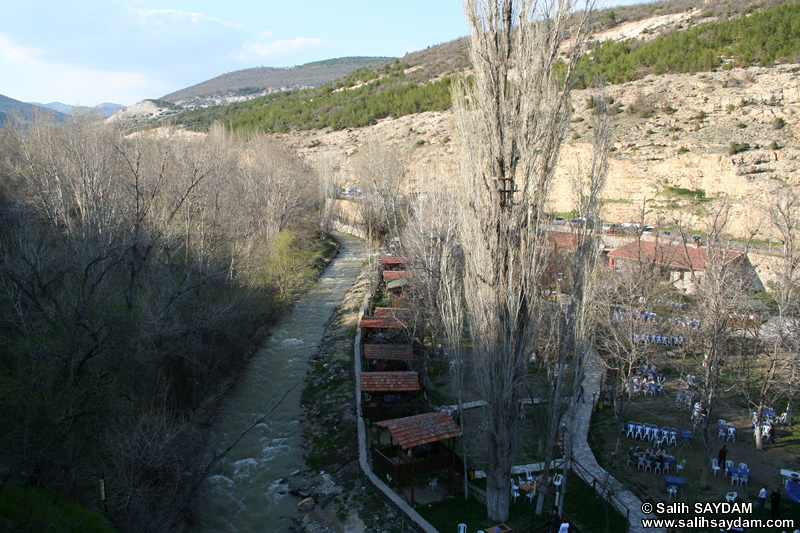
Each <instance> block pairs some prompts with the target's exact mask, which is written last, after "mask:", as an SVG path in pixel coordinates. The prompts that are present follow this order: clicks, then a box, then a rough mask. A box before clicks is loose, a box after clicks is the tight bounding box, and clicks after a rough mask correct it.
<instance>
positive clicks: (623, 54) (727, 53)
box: [177, 3, 800, 132]
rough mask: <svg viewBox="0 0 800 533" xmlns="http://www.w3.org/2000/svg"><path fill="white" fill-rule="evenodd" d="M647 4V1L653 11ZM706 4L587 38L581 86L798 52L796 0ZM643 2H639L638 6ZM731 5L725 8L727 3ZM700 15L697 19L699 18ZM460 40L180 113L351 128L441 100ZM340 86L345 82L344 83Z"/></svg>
mask: <svg viewBox="0 0 800 533" xmlns="http://www.w3.org/2000/svg"><path fill="white" fill-rule="evenodd" d="M660 5H661V4H655V5H653V6H651V7H650V9H651V10H655V11H656V12H659V6H660ZM717 7H719V6H716V5H710V6H708V8H707V9H706V10H704V11H700V12H698V19H696V20H695V19H694V18H691V19H690V20H689V24H688V27H685V28H681V31H669V32H666V33H664V34H662V35H659V36H657V37H653V35H650V34H648V33H645V34H644V35H642V36H640V37H638V38H632V39H625V40H622V41H612V40H603V41H595V42H594V43H593V44H592V53H591V54H588V55H586V56H585V59H584V61H583V64H582V65H581V67H580V68H581V69H582V70H583V71H584V72H585V76H584V79H583V85H584V86H593V85H596V84H598V83H614V84H616V83H623V82H626V81H631V80H634V79H639V78H642V77H644V76H646V75H649V74H657V75H659V74H671V73H682V72H699V71H707V70H712V69H715V68H719V67H723V68H732V67H734V66H737V67H742V66H747V65H762V66H763V65H768V64H772V63H774V62H776V61H779V62H791V61H795V60H797V59H798V57H800V4H796V3H794V4H784V5H778V6H775V7H770V8H766V9H763V10H760V11H758V10H756V8H755V7H752V6H751V7H743V8H742V9H743V11H742V12H741V13H740V12H736V13H734V14H735V15H740V16H735V17H731V18H729V17H728V15H730V14H731V13H730V11H725V12H721V13H722V14H720V12H718V10H715V8H717ZM639 9H642V8H639ZM729 9H733V8H729ZM615 13H616V11H615V10H610V11H607V12H606V13H605V14H603V15H601V16H600V17H599V18H598V28H599V29H602V28H604V27H609V26H612V27H613V26H614V25H616V24H619V22H620V21H621V20H622V19H621V16H622V15H623V14H624V13H625V11H624V10H620V15H619V16H618V15H616V14H615ZM704 20H705V22H704ZM465 46H466V41H465V40H463V39H462V40H459V41H454V42H452V43H446V44H444V45H439V47H431V48H430V49H428V50H425V51H422V52H417V53H415V54H410V55H409V56H407V57H405V58H403V60H402V62H400V61H395V62H394V63H391V64H387V65H384V66H383V67H381V68H375V67H366V68H363V69H360V70H358V71H355V72H353V73H351V74H350V75H349V76H347V77H346V78H344V79H342V80H339V81H337V82H332V83H328V84H325V85H324V86H322V87H320V88H318V89H311V90H305V91H294V92H284V93H279V94H274V95H269V96H266V97H263V98H258V99H254V100H251V101H248V102H242V103H237V104H232V105H229V106H218V107H211V108H205V109H197V110H194V111H191V112H187V113H185V114H183V115H181V116H180V117H179V118H178V119H177V120H178V123H180V124H183V125H186V126H187V127H190V128H192V129H199V130H202V129H205V128H208V127H209V125H210V124H212V123H213V122H215V121H220V122H222V123H224V124H225V125H226V127H228V128H232V129H242V130H246V131H265V132H283V131H286V130H287V129H299V130H303V129H321V128H333V129H342V128H351V127H360V126H366V125H369V124H372V123H374V122H375V121H376V120H379V119H381V118H386V117H397V116H401V115H405V114H410V113H418V112H423V111H437V110H444V109H448V108H449V106H450V89H449V88H450V77H449V76H450V75H453V74H456V73H458V72H460V71H464V70H465V69H468V68H469V65H468V63H467V62H466V56H465ZM343 89H345V90H343Z"/></svg>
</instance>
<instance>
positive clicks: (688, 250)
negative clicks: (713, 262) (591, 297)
mask: <svg viewBox="0 0 800 533" xmlns="http://www.w3.org/2000/svg"><path fill="white" fill-rule="evenodd" d="M608 257H611V258H614V259H633V260H637V261H644V262H655V263H657V264H659V265H662V266H665V267H667V268H671V269H674V270H705V269H706V261H707V260H708V248H695V247H694V246H683V245H676V244H666V243H661V242H659V243H655V242H652V241H639V242H637V241H633V242H629V243H628V244H626V245H625V246H623V247H622V248H617V249H616V250H613V251H611V252H609V254H608ZM740 257H742V254H741V253H740V252H727V254H726V257H725V263H730V262H731V261H735V260H736V259H738V258H740Z"/></svg>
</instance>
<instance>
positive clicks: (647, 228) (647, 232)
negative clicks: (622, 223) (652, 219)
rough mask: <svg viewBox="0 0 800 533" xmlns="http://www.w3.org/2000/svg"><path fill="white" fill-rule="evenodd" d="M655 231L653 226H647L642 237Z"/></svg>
mask: <svg viewBox="0 0 800 533" xmlns="http://www.w3.org/2000/svg"><path fill="white" fill-rule="evenodd" d="M654 229H655V228H653V226H645V227H644V229H643V230H642V235H644V234H650V233H653V230H654Z"/></svg>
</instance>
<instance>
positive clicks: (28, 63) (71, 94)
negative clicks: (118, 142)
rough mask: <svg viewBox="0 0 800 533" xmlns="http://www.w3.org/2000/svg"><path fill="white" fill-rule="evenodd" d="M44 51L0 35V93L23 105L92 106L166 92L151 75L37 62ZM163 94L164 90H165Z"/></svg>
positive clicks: (126, 102)
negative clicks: (1, 83) (52, 102)
mask: <svg viewBox="0 0 800 533" xmlns="http://www.w3.org/2000/svg"><path fill="white" fill-rule="evenodd" d="M43 54H44V52H43V51H42V50H39V49H34V48H27V47H24V46H20V45H17V44H15V43H14V42H13V41H12V40H11V39H9V38H8V37H6V36H4V35H0V72H3V74H4V76H3V77H4V83H3V87H2V90H3V94H5V95H6V96H10V97H11V98H16V99H18V100H22V101H25V102H30V101H38V102H45V103H46V102H51V101H55V100H58V101H61V102H63V103H67V104H77V103H80V104H83V105H95V104H100V103H102V102H106V101H116V102H117V103H121V104H132V103H135V102H137V101H139V100H141V99H142V98H144V97H145V96H144V95H152V94H153V89H154V88H156V89H160V90H164V91H165V90H166V89H167V87H165V86H162V85H163V83H157V82H155V81H154V80H153V79H152V78H151V77H150V76H148V75H146V74H140V73H136V72H130V71H126V70H105V69H96V68H91V67H81V66H76V65H70V64H65V63H61V62H48V61H44V60H41V59H38V58H37V56H42V55H43ZM165 92H166V91H165Z"/></svg>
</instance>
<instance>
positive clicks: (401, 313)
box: [359, 307, 408, 340]
mask: <svg viewBox="0 0 800 533" xmlns="http://www.w3.org/2000/svg"><path fill="white" fill-rule="evenodd" d="M407 316H408V310H407V309H404V308H402V307H376V308H375V312H374V314H372V315H364V316H362V317H361V321H360V322H359V326H360V327H361V330H362V331H363V334H364V340H368V339H369V338H370V337H379V338H382V339H383V340H388V339H390V338H394V339H396V338H399V337H402V336H404V333H405V330H406V322H405V318H406V317H407Z"/></svg>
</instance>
